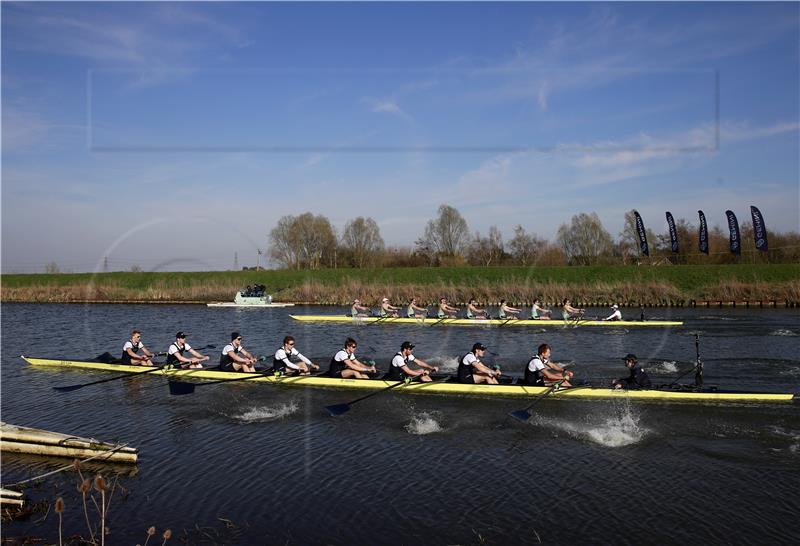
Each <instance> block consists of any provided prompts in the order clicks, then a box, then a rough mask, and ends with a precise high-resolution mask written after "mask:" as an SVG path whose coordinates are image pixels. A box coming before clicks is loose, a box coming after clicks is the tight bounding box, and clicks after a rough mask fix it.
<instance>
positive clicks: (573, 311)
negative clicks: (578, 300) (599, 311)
mask: <svg viewBox="0 0 800 546" xmlns="http://www.w3.org/2000/svg"><path fill="white" fill-rule="evenodd" d="M585 312H586V309H578V308H577V307H573V306H572V302H571V301H569V298H567V299H565V300H564V307H563V309H562V311H561V315H562V316H563V317H564V320H570V319H578V318H580V317H582V316H583V314H584V313H585Z"/></svg>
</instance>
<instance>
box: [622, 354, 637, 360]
mask: <svg viewBox="0 0 800 546" xmlns="http://www.w3.org/2000/svg"><path fill="white" fill-rule="evenodd" d="M622 360H626V361H627V360H633V361H635V362H638V361H639V359H638V358H636V355H635V354H633V353H628V354H626V355H625V356H623V357H622Z"/></svg>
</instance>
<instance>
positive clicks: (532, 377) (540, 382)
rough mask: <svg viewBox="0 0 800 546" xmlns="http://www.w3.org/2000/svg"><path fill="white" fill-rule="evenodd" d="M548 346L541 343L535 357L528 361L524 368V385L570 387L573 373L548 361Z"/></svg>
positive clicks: (549, 351)
mask: <svg viewBox="0 0 800 546" xmlns="http://www.w3.org/2000/svg"><path fill="white" fill-rule="evenodd" d="M550 353H551V349H550V345H548V344H547V343H542V344H541V345H539V348H538V349H537V351H536V356H534V357H533V358H531V359H530V361H529V362H528V365H527V366H525V378H524V382H525V384H526V385H532V386H537V387H549V386H551V385H553V384H556V383H557V384H558V385H559V387H563V388H566V387H571V386H572V385H571V384H570V382H569V380H570V379H571V378H572V376H573V373H572V372H570V371H567V370H565V369H564V368H563V367H562V366H561V365H560V364H557V363H555V362H551V361H550Z"/></svg>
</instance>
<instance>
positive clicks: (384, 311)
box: [380, 298, 400, 318]
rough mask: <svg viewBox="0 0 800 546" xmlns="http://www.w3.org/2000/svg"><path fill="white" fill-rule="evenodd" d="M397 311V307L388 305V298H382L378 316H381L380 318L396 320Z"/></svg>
mask: <svg viewBox="0 0 800 546" xmlns="http://www.w3.org/2000/svg"><path fill="white" fill-rule="evenodd" d="M399 310H400V308H399V307H395V306H394V305H392V304H391V303H389V298H383V299H382V300H381V313H380V314H381V317H382V318H386V317H391V318H396V317H397V312H398V311H399Z"/></svg>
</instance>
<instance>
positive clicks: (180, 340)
mask: <svg viewBox="0 0 800 546" xmlns="http://www.w3.org/2000/svg"><path fill="white" fill-rule="evenodd" d="M186 351H189V354H190V355H192V356H193V357H194V358H186V357H185V356H183V353H185V352H186ZM206 360H208V357H207V356H205V355H201V354H200V353H198V352H197V351H195V350H194V349H192V346H191V345H189V344H188V343H186V334H184V333H183V332H178V333H177V334H175V343H173V344H172V345H170V346H169V349H167V365H169V366H178V367H180V368H202V367H203V365H202V364H201V362H205V361H206Z"/></svg>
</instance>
